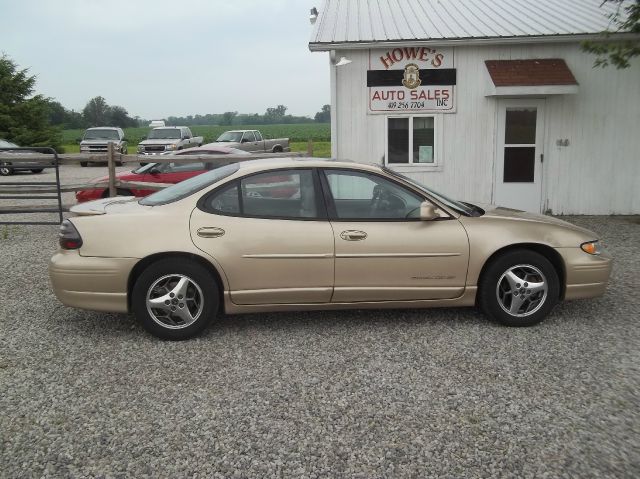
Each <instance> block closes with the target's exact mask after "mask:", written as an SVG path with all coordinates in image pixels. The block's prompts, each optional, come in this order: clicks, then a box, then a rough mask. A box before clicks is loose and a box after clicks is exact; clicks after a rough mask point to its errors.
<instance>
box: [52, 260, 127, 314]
mask: <svg viewBox="0 0 640 479" xmlns="http://www.w3.org/2000/svg"><path fill="white" fill-rule="evenodd" d="M137 262H138V259H137V258H100V257H92V256H81V255H80V254H79V252H78V250H69V251H66V250H61V251H59V252H58V253H56V254H55V255H53V257H52V258H51V260H50V262H49V278H50V279H51V285H52V286H53V292H54V293H55V295H56V297H57V298H58V299H59V300H60V302H61V303H63V304H65V305H67V306H72V307H74V308H81V309H89V310H93V311H106V312H113V313H126V312H127V311H128V301H127V285H128V281H129V275H130V273H131V270H132V269H133V267H134V266H135V264H136V263H137Z"/></svg>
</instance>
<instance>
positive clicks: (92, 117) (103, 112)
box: [82, 96, 109, 126]
mask: <svg viewBox="0 0 640 479" xmlns="http://www.w3.org/2000/svg"><path fill="white" fill-rule="evenodd" d="M82 116H83V117H84V120H85V121H86V122H87V125H89V126H108V125H107V123H108V121H109V118H108V116H109V105H108V104H107V102H106V100H105V99H104V98H102V97H101V96H97V97H95V98H92V99H91V100H89V101H88V102H87V104H86V105H85V107H84V109H83V110H82Z"/></svg>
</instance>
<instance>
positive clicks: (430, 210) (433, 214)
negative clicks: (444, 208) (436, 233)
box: [420, 201, 440, 221]
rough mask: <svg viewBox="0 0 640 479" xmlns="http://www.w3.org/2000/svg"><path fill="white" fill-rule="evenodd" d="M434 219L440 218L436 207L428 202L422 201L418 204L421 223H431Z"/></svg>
mask: <svg viewBox="0 0 640 479" xmlns="http://www.w3.org/2000/svg"><path fill="white" fill-rule="evenodd" d="M436 218H440V214H439V213H438V211H437V209H436V207H435V206H434V205H433V203H430V202H429V201H424V202H423V203H421V204H420V219H421V220H422V221H432V220H435V219H436Z"/></svg>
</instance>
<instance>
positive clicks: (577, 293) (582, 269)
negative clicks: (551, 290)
mask: <svg viewBox="0 0 640 479" xmlns="http://www.w3.org/2000/svg"><path fill="white" fill-rule="evenodd" d="M557 251H558V252H559V253H560V255H561V256H562V258H563V260H564V265H565V279H566V283H565V284H566V290H565V295H564V299H582V298H595V297H597V296H602V295H603V294H604V292H605V290H606V289H607V284H608V283H609V277H610V276H611V268H612V265H613V259H612V257H611V255H610V254H609V253H608V252H606V251H605V252H603V253H602V254H599V255H590V254H587V253H585V252H584V251H582V250H581V249H580V248H557Z"/></svg>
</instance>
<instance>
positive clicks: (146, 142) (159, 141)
mask: <svg viewBox="0 0 640 479" xmlns="http://www.w3.org/2000/svg"><path fill="white" fill-rule="evenodd" d="M176 143H180V140H178V139H177V138H174V139H170V138H166V139H162V138H160V139H157V140H144V141H141V142H140V144H141V145H173V144H176Z"/></svg>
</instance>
